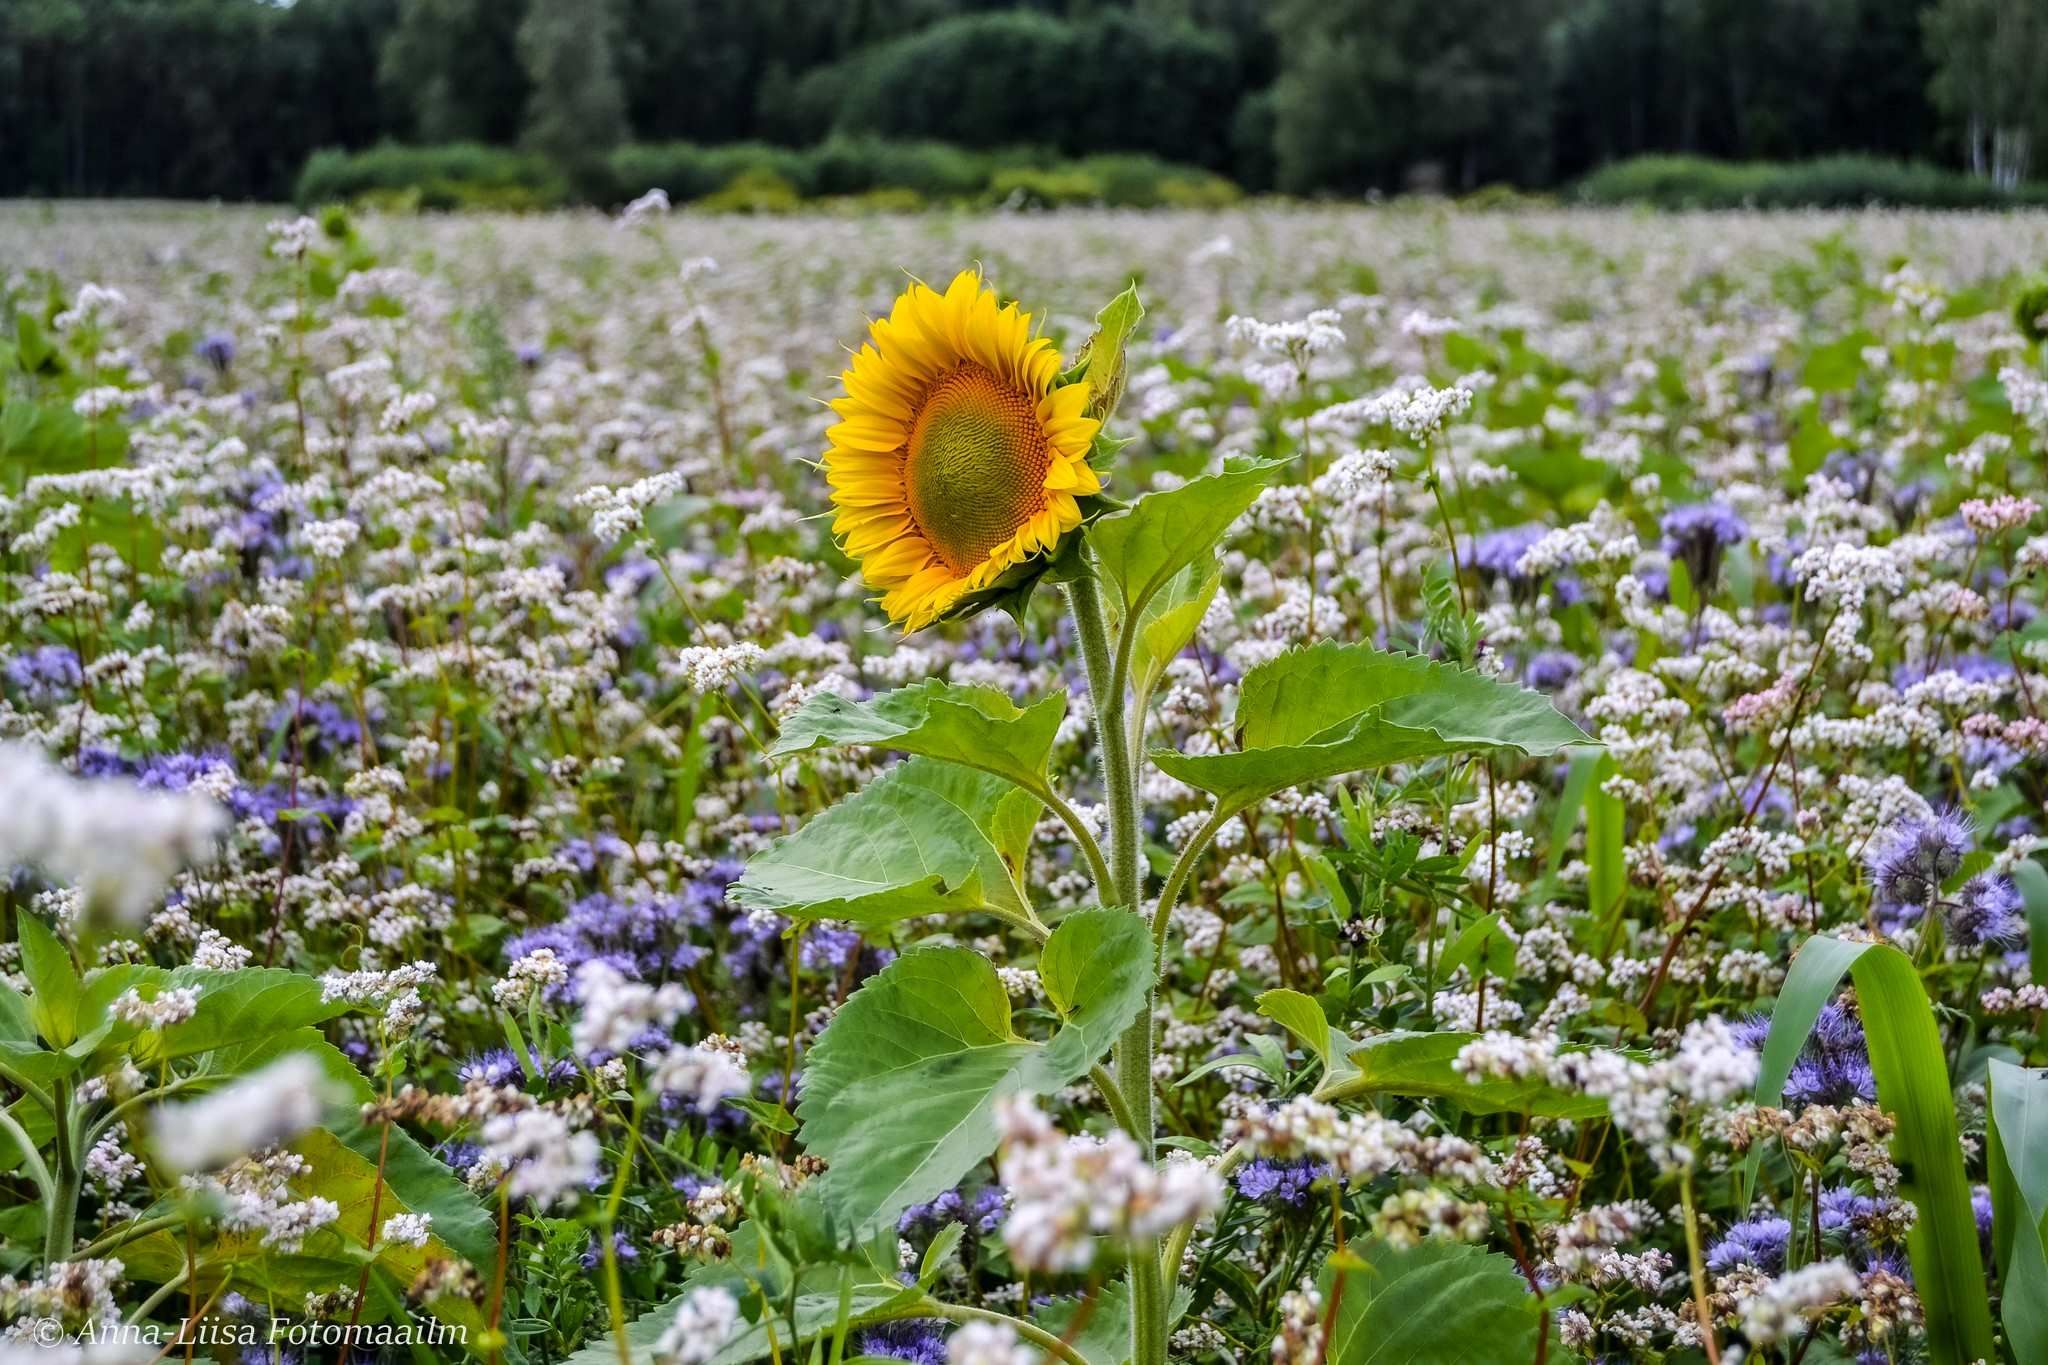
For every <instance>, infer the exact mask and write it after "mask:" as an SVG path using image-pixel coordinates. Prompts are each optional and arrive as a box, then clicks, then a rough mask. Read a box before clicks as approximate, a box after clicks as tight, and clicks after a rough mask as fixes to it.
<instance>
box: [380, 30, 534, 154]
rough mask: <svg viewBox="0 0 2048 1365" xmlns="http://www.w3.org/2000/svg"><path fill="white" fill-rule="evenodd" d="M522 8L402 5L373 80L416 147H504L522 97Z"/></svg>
mask: <svg viewBox="0 0 2048 1365" xmlns="http://www.w3.org/2000/svg"><path fill="white" fill-rule="evenodd" d="M520 16H521V7H520V6H519V5H517V4H508V3H506V0H400V4H399V15H398V22H397V24H396V25H395V26H394V27H393V28H392V29H391V31H390V34H389V36H388V38H387V39H386V40H385V42H384V45H383V50H382V53H381V54H380V57H381V59H380V61H379V63H378V66H377V77H378V80H379V81H380V82H381V84H382V86H383V88H384V90H385V92H386V94H387V96H388V97H389V98H390V100H391V101H392V102H393V103H394V104H395V105H397V106H398V107H400V108H402V109H404V110H406V111H407V113H408V114H409V118H408V119H407V120H405V121H404V122H403V123H401V125H400V127H399V128H397V129H396V130H394V131H397V132H400V133H404V134H410V135H411V136H413V137H416V138H418V139H419V140H420V141H422V142H510V141H511V140H512V139H513V138H515V137H517V136H518V134H519V128H520V124H521V121H522V119H523V117H524V115H525V110H526V101H527V97H528V90H529V84H528V78H527V74H526V68H525V65H524V64H523V63H522V62H521V61H520V60H519V45H518V30H519V20H520Z"/></svg>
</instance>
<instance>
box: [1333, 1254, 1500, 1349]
mask: <svg viewBox="0 0 2048 1365" xmlns="http://www.w3.org/2000/svg"><path fill="white" fill-rule="evenodd" d="M1340 1283H1341V1290H1340ZM1319 1288H1320V1289H1321V1290H1322V1295H1323V1303H1324V1304H1325V1305H1326V1306H1327V1305H1329V1304H1331V1303H1332V1302H1334V1303H1335V1304H1336V1311H1335V1313H1334V1314H1333V1315H1332V1317H1331V1322H1330V1335H1329V1342H1328V1346H1327V1348H1326V1351H1325V1354H1324V1359H1325V1360H1327V1361H1329V1362H1330V1365H1469V1362H1472V1361H1479V1360H1498V1361H1510V1360H1534V1359H1535V1358H1536V1335H1537V1326H1538V1324H1537V1313H1538V1311H1539V1308H1538V1304H1537V1301H1536V1300H1535V1298H1534V1297H1533V1296H1532V1295H1531V1294H1530V1293H1529V1285H1528V1282H1527V1281H1526V1280H1524V1279H1523V1278H1522V1276H1521V1273H1520V1272H1519V1271H1517V1270H1516V1269H1515V1263H1514V1262H1513V1261H1510V1260H1509V1259H1508V1258H1507V1257H1505V1256H1502V1255H1501V1254H1499V1253H1498V1252H1492V1251H1486V1250H1483V1249H1481V1248H1479V1247H1475V1246H1468V1245H1466V1244H1465V1243H1463V1242H1448V1241H1440V1240H1437V1239H1435V1238H1431V1239H1428V1240H1425V1241H1423V1242H1421V1243H1419V1244H1417V1245H1415V1246H1412V1247H1406V1248H1396V1247H1392V1246H1389V1245H1387V1244H1386V1243H1385V1242H1381V1241H1372V1242H1367V1243H1364V1244H1362V1245H1361V1246H1360V1247H1359V1249H1358V1253H1357V1255H1355V1256H1352V1255H1343V1254H1340V1255H1337V1256H1332V1257H1331V1258H1330V1260H1329V1262H1328V1263H1327V1264H1325V1265H1324V1267H1323V1273H1322V1277H1321V1279H1320V1281H1319Z"/></svg>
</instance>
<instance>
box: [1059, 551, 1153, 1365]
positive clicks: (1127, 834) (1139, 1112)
mask: <svg viewBox="0 0 2048 1365" xmlns="http://www.w3.org/2000/svg"><path fill="white" fill-rule="evenodd" d="M1068 596H1069V599H1070V601H1071V603H1072V605H1073V612H1074V628H1075V631H1076V633H1077V634H1078V635H1079V637H1080V641H1081V661H1082V663H1083V665H1084V666H1085V667H1086V668H1087V670H1088V694H1089V698H1090V700H1091V701H1092V702H1093V703H1094V711H1095V730H1096V736H1097V739H1098V741H1099V743H1100V745H1101V750H1102V785H1103V791H1104V796H1105V803H1106V804H1107V806H1108V807H1109V834H1110V838H1109V873H1110V878H1111V881H1110V886H1109V889H1110V892H1111V894H1110V895H1109V896H1108V897H1106V898H1105V899H1107V900H1108V901H1109V903H1110V904H1112V905H1121V906H1125V907H1127V908H1128V909H1130V911H1131V912H1132V913H1133V914H1141V913H1143V912H1142V910H1141V909H1140V902H1141V900H1142V894H1141V893H1142V890H1143V887H1142V877H1143V871H1142V869H1141V868H1140V866H1139V861H1138V774H1137V770H1136V769H1135V768H1133V767H1132V766H1131V755H1130V746H1129V743H1128V740H1129V735H1128V732H1127V731H1126V729H1125V720H1126V712H1125V706H1126V700H1125V697H1124V679H1125V676H1126V670H1128V668H1129V665H1130V639H1131V636H1132V634H1133V630H1134V627H1135V625H1136V622H1134V621H1130V620H1126V621H1124V622H1123V623H1122V628H1121V633H1120V635H1119V638H1118V641H1117V649H1116V663H1114V664H1112V663H1111V661H1110V651H1109V631H1108V624H1107V621H1106V618H1105V616H1104V613H1103V608H1102V594H1101V592H1100V590H1099V589H1098V588H1097V586H1096V583H1095V580H1094V579H1093V578H1090V577H1085V576H1084V577H1082V578H1079V579H1077V580H1075V581H1074V582H1073V583H1072V584H1070V585H1069V587H1068ZM1156 989H1157V987H1156V984H1155V985H1154V986H1153V987H1152V988H1151V989H1148V990H1147V991H1146V993H1145V1001H1144V1004H1143V1005H1142V1006H1141V1007H1140V1008H1139V1010H1138V1016H1137V1018H1135V1019H1133V1020H1132V1021H1131V1024H1130V1027H1128V1028H1126V1029H1125V1030H1124V1033H1123V1036H1122V1037H1121V1038H1119V1039H1118V1040H1117V1044H1116V1053H1115V1060H1116V1076H1115V1080H1116V1088H1117V1089H1118V1090H1119V1091H1120V1092H1122V1095H1123V1102H1124V1107H1125V1108H1126V1110H1127V1111H1128V1114H1127V1115H1126V1116H1125V1118H1124V1120H1123V1122H1124V1125H1125V1127H1126V1129H1127V1130H1128V1131H1129V1132H1130V1134H1131V1137H1132V1139H1133V1140H1134V1141H1135V1142H1136V1143H1137V1144H1138V1147H1139V1150H1141V1151H1142V1152H1143V1153H1144V1155H1145V1159H1146V1160H1147V1161H1150V1160H1151V1159H1152V1128H1153V1118H1152V1001H1153V998H1154V993H1155V991H1156ZM1158 1245H1159V1244H1158V1241H1157V1239H1156V1238H1155V1239H1147V1240H1144V1241H1141V1242H1139V1243H1138V1244H1137V1245H1136V1246H1134V1247H1132V1248H1131V1262H1130V1272H1129V1275H1130V1286H1131V1361H1132V1365H1164V1362H1165V1360H1166V1287H1165V1283H1164V1281H1163V1279H1162V1278H1161V1275H1160V1271H1159V1251H1158Z"/></svg>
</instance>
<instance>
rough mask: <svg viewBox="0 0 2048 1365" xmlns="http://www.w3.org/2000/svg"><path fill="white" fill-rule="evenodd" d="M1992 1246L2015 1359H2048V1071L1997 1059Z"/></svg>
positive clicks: (1994, 1065) (1991, 1165) (1991, 1157)
mask: <svg viewBox="0 0 2048 1365" xmlns="http://www.w3.org/2000/svg"><path fill="white" fill-rule="evenodd" d="M1989 1129H1990V1134H1989V1135H1990V1140H1991V1147H1990V1152H1989V1154H1988V1161H1987V1164H1988V1166H1989V1168H1990V1177H1991V1228H1992V1231H1991V1244H1992V1251H1993V1259H1994V1260H1995V1261H1996V1262H1997V1265H1998V1285H1999V1292H2000V1295H2001V1309H2000V1314H1999V1316H2000V1318H2001V1319H2002V1321H2003V1322H2004V1324H2005V1339H2006V1342H2007V1343H2008V1344H2009V1345H2010V1346H2011V1347H2012V1349H2013V1356H2014V1358H2015V1359H2017V1360H2048V1072H2044V1071H2029V1070H2027V1069H2026V1068H2025V1067H2018V1066H2014V1065H2013V1064H2012V1063H2010V1062H2003V1061H1996V1060H1994V1061H1993V1062H1992V1063H1991V1122H1990V1124H1989Z"/></svg>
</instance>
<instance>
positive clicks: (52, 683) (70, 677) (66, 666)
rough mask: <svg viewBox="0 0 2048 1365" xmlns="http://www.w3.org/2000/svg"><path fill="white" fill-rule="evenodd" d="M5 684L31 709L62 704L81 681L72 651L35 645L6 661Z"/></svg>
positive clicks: (82, 678)
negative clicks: (11, 686)
mask: <svg viewBox="0 0 2048 1365" xmlns="http://www.w3.org/2000/svg"><path fill="white" fill-rule="evenodd" d="M7 681H8V682H9V683H10V684H12V685H13V687H14V688H15V690H16V691H18V692H19V693H20V694H21V697H22V700H23V701H26V702H27V703H28V704H29V705H31V706H43V705H47V704H48V703H50V702H58V701H66V700H68V699H69V698H70V697H71V696H72V695H73V694H74V693H76V692H77V691H78V688H79V686H80V684H82V683H83V682H84V681H85V670H83V669H82V668H80V667H79V666H78V655H77V653H76V652H74V651H72V650H70V649H67V648H65V647H64V646H63V645H39V646H37V647H36V648H34V649H31V650H27V651H24V652H23V653H20V654H17V655H15V656H14V657H13V658H12V659H9V660H8V661H7Z"/></svg>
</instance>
